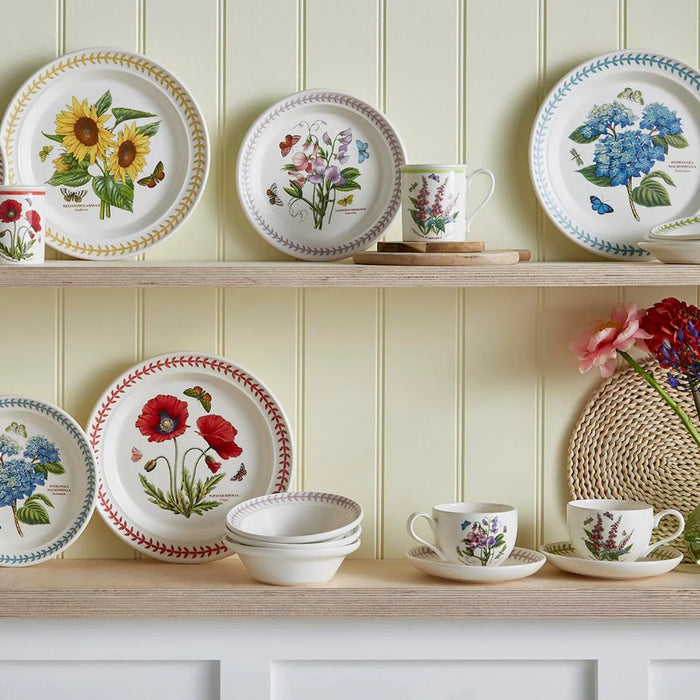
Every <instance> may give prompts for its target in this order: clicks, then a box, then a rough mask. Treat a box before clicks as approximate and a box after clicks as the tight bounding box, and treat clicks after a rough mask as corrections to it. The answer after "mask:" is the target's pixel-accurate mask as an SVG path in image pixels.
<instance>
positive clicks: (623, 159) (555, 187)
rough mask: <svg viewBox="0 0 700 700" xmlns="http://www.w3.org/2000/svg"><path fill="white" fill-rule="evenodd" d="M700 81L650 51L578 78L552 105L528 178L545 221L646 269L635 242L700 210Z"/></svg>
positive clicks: (537, 131)
mask: <svg viewBox="0 0 700 700" xmlns="http://www.w3.org/2000/svg"><path fill="white" fill-rule="evenodd" d="M698 153H700V73H698V72H697V71H696V70H695V69H693V68H691V67H690V66H688V65H685V64H684V63H681V62H680V61H677V60H675V59H673V58H669V57H668V56H663V55H659V54H657V53H654V52H652V51H638V50H624V51H615V52H612V53H608V54H604V55H602V56H598V57H597V58H594V59H592V60H589V61H586V62H585V63H582V64H581V65H579V66H577V67H576V68H574V69H573V70H572V71H571V72H569V73H568V74H567V75H566V76H564V77H563V78H562V79H561V80H560V81H559V82H558V83H557V84H556V85H555V86H554V88H553V89H552V90H551V92H550V93H549V94H548V95H547V97H546V98H545V100H544V102H543V104H542V106H541V107H540V110H539V112H538V114H537V117H536V119H535V123H534V125H533V128H532V132H531V136H530V175H531V178H532V182H533V185H534V188H535V192H536V194H537V197H538V199H539V201H540V204H541V205H542V207H543V208H544V210H545V212H546V213H547V214H548V216H549V217H550V218H551V220H552V221H553V222H554V223H555V224H556V226H557V227H558V228H559V229H560V230H561V231H562V232H563V233H564V234H565V235H566V236H568V237H569V238H570V239H571V240H572V241H574V242H575V243H577V244H579V245H580V246H582V247H583V248H586V249H587V250H589V251H591V252H593V253H596V254H598V255H602V256H604V257H607V258H612V259H616V260H645V259H649V253H648V252H647V251H645V250H643V249H642V248H641V247H640V246H639V245H638V242H639V241H640V240H642V239H643V238H644V236H645V235H646V233H647V232H648V231H649V230H650V229H652V228H654V227H655V226H658V225H660V224H662V223H664V222H666V221H669V220H671V219H677V218H682V217H688V216H693V215H694V214H695V213H696V212H697V211H698V210H700V167H698Z"/></svg>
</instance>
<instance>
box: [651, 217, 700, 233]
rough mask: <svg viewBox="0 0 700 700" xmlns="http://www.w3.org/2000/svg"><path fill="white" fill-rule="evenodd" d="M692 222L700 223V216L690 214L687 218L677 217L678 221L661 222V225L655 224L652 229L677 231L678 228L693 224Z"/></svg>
mask: <svg viewBox="0 0 700 700" xmlns="http://www.w3.org/2000/svg"><path fill="white" fill-rule="evenodd" d="M692 224H700V216H690V217H688V218H687V219H677V220H676V221H669V222H667V223H665V224H660V225H659V226H654V228H653V229H651V233H653V234H656V233H664V232H665V231H675V230H676V229H679V228H683V227H684V226H691V225H692Z"/></svg>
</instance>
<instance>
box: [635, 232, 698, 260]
mask: <svg viewBox="0 0 700 700" xmlns="http://www.w3.org/2000/svg"><path fill="white" fill-rule="evenodd" d="M639 247H640V248H642V249H643V250H646V251H647V252H649V253H651V254H652V255H653V256H654V257H655V258H656V259H657V260H660V261H661V262H662V263H680V264H685V265H697V264H698V263H700V240H688V241H682V240H674V241H664V240H661V239H660V238H655V239H653V240H652V239H651V238H647V239H645V240H643V241H639Z"/></svg>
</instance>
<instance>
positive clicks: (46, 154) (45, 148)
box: [39, 146, 53, 163]
mask: <svg viewBox="0 0 700 700" xmlns="http://www.w3.org/2000/svg"><path fill="white" fill-rule="evenodd" d="M51 151H53V146H42V148H41V150H40V151H39V158H41V162H42V163H43V162H44V161H45V160H46V159H47V158H48V157H49V153H51Z"/></svg>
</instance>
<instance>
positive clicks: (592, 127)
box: [579, 102, 637, 139]
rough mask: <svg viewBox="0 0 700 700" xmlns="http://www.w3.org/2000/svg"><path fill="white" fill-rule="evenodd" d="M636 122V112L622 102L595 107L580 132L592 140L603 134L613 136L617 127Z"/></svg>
mask: <svg viewBox="0 0 700 700" xmlns="http://www.w3.org/2000/svg"><path fill="white" fill-rule="evenodd" d="M636 120H637V117H636V116H635V115H634V112H633V111H632V110H631V109H630V108H629V107H625V105H623V104H622V103H621V102H613V103H612V104H604V105H594V107H593V109H591V111H590V112H589V113H588V118H587V119H586V121H585V122H584V124H583V126H582V127H581V128H580V129H579V131H580V132H581V133H582V134H583V135H584V136H585V137H586V138H587V139H590V138H593V137H594V136H598V135H602V134H613V133H614V127H615V126H619V127H625V126H630V125H631V124H634V122H635V121H636Z"/></svg>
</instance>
